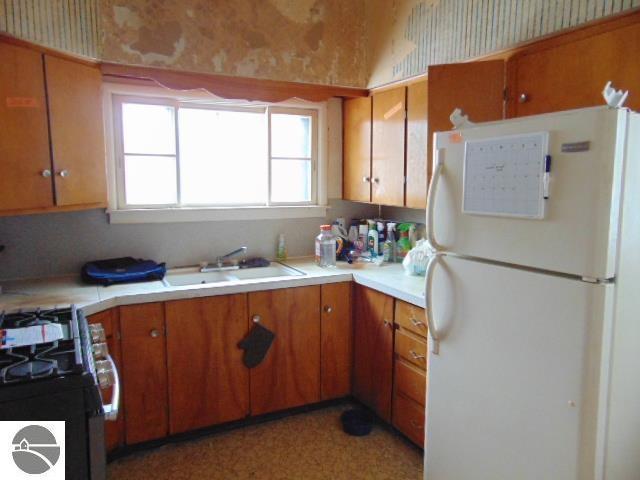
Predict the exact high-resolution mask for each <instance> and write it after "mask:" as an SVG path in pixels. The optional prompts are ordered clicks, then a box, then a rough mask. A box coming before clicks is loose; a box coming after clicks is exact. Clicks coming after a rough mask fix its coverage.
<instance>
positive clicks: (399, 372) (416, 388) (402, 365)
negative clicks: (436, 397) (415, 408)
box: [394, 359, 427, 407]
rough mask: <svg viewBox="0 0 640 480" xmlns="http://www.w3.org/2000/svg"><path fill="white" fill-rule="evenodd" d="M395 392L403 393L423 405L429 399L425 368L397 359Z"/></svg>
mask: <svg viewBox="0 0 640 480" xmlns="http://www.w3.org/2000/svg"><path fill="white" fill-rule="evenodd" d="M394 383H395V393H396V394H398V393H400V394H402V395H404V396H405V397H407V398H410V399H411V400H413V401H414V402H417V403H419V404H420V405H422V406H423V407H424V406H425V405H426V401H427V376H426V374H425V372H424V370H422V369H420V368H416V367H415V366H413V365H411V364H410V363H407V362H404V361H403V360H399V359H396V361H395V368H394Z"/></svg>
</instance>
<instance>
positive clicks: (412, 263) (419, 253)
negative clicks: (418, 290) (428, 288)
mask: <svg viewBox="0 0 640 480" xmlns="http://www.w3.org/2000/svg"><path fill="white" fill-rule="evenodd" d="M432 254H433V249H432V248H431V247H430V246H429V244H428V243H427V241H426V240H418V241H417V242H416V246H415V247H413V248H412V249H411V250H409V252H408V253H407V255H406V256H405V257H404V260H402V266H403V267H404V273H406V274H407V275H425V273H426V272H427V263H428V262H429V257H430V256H431V255H432Z"/></svg>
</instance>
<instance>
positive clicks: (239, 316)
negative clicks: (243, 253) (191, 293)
mask: <svg viewBox="0 0 640 480" xmlns="http://www.w3.org/2000/svg"><path fill="white" fill-rule="evenodd" d="M165 315H166V328H167V369H168V384H169V433H171V434H174V433H181V432H186V431H189V430H195V429H197V428H202V427H206V426H209V425H214V424H218V423H223V422H229V421H232V420H237V419H240V418H243V417H246V416H247V415H248V414H249V370H248V369H247V367H245V366H244V364H243V363H242V357H243V352H244V351H243V350H241V349H240V348H239V347H238V343H239V342H240V341H241V340H242V339H243V338H244V337H245V336H246V334H247V332H248V318H247V296H246V294H237V295H221V296H216V297H206V298H195V299H187V300H177V301H172V302H166V303H165Z"/></svg>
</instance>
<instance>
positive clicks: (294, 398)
mask: <svg viewBox="0 0 640 480" xmlns="http://www.w3.org/2000/svg"><path fill="white" fill-rule="evenodd" d="M249 317H250V318H251V319H252V321H257V322H259V323H260V324H261V325H263V326H264V327H265V328H267V329H269V330H271V331H272V332H273V333H274V334H275V335H276V336H275V339H274V341H273V343H272V344H271V348H270V349H269V351H268V352H267V355H266V357H265V358H264V360H263V361H262V363H261V364H260V365H258V366H256V367H255V368H252V369H251V372H250V385H251V414H252V415H260V414H263V413H268V412H274V411H277V410H284V409H287V408H292V407H297V406H300V405H305V404H309V403H314V402H318V401H320V286H319V285H318V286H309V287H297V288H284V289H278V290H269V291H264V292H251V293H249Z"/></svg>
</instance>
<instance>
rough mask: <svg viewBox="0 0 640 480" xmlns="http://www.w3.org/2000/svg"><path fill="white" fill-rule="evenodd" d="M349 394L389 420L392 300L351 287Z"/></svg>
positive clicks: (369, 290) (391, 365)
mask: <svg viewBox="0 0 640 480" xmlns="http://www.w3.org/2000/svg"><path fill="white" fill-rule="evenodd" d="M353 315H354V338H355V341H354V367H353V372H354V378H353V394H354V396H355V397H356V398H357V399H358V400H360V401H361V402H362V403H364V404H365V405H368V406H369V407H371V408H372V409H374V410H375V411H376V412H377V413H378V415H379V416H380V417H381V418H382V419H384V420H386V421H390V420H391V394H392V383H391V381H392V376H393V373H392V372H393V298H392V297H389V296H388V295H385V294H383V293H380V292H376V291H375V290H371V289H369V288H366V287H363V286H361V285H355V287H354V309H353Z"/></svg>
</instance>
